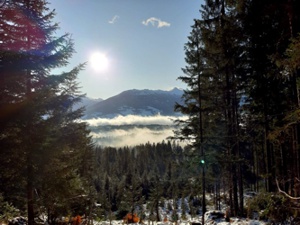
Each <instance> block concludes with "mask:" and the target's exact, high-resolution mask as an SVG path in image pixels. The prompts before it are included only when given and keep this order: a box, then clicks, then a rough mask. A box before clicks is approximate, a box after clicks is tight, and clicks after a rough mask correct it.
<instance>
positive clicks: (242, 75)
mask: <svg viewBox="0 0 300 225" xmlns="http://www.w3.org/2000/svg"><path fill="white" fill-rule="evenodd" d="M299 9H300V2H299V1H296V0H276V1H274V0H266V1H261V0H240V1H229V0H206V1H205V2H204V4H203V5H202V7H201V9H200V16H199V19H195V20H194V24H193V26H192V27H191V33H190V35H189V37H188V41H187V43H186V45H185V53H186V58H185V59H186V66H185V67H184V68H183V72H184V75H183V76H180V77H179V79H180V80H181V81H182V82H184V83H185V84H186V85H187V89H186V90H185V92H184V95H183V100H184V103H183V104H177V105H176V110H177V111H179V112H181V113H183V114H186V115H188V116H189V119H188V120H186V121H177V124H178V125H179V126H180V129H179V130H177V131H176V133H175V138H176V139H180V140H190V141H191V142H192V144H191V147H193V148H195V149H199V150H200V158H201V159H203V160H208V161H210V162H212V163H213V164H214V165H215V166H216V169H218V170H219V171H220V168H222V171H223V173H222V176H220V173H219V172H218V171H217V170H215V172H216V175H218V176H219V177H226V180H227V184H226V185H227V186H226V187H227V188H226V189H227V190H228V192H229V205H230V209H231V212H232V214H233V215H243V213H244V198H243V196H244V189H245V188H251V189H252V190H255V191H260V192H261V191H266V192H277V191H278V187H277V181H278V184H279V186H280V188H281V189H282V190H283V191H284V192H286V193H287V194H289V195H291V196H300V188H299V187H300V186H299V185H300V182H299V178H300V150H299V143H300V142H299V141H300V139H299V138H300V136H299V134H300V133H299V131H300V129H299V128H300V126H299V121H300V117H299V76H300V57H299V56H300V48H299V46H300V34H299V32H300V17H299ZM247 174H248V175H251V176H248V175H247ZM203 177H204V180H205V174H203ZM250 178H251V179H250ZM246 179H248V180H249V179H250V180H249V181H251V182H250V183H252V185H250V186H249V185H248V186H247V185H246V184H247V182H246ZM218 183H219V184H221V181H220V180H219V181H218ZM250 183H248V184H250ZM220 188H221V186H220ZM282 204H283V203H282ZM286 207H287V208H288V209H289V210H290V212H291V214H293V212H295V210H296V211H297V208H295V205H294V206H291V205H286ZM298 210H299V209H298Z"/></svg>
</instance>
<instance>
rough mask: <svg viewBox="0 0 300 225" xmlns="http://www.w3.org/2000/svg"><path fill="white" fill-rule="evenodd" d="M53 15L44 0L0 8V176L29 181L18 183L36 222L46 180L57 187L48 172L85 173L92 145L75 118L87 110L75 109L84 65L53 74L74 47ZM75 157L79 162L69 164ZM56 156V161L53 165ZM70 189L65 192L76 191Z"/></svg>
mask: <svg viewBox="0 0 300 225" xmlns="http://www.w3.org/2000/svg"><path fill="white" fill-rule="evenodd" d="M54 15H55V13H54V10H53V11H51V10H50V9H49V8H48V3H47V2H46V1H45V0H14V1H6V4H4V5H3V6H2V7H1V8H0V36H1V41H0V76H1V77H0V79H1V82H0V85H1V87H0V90H1V91H0V92H1V97H0V108H1V115H0V121H1V133H0V135H1V136H0V145H1V149H3V151H1V154H2V155H1V159H4V160H3V164H2V163H0V164H1V166H4V167H3V168H1V177H0V179H1V181H2V182H1V183H2V184H4V183H3V182H5V185H7V186H8V187H10V182H11V179H14V178H15V179H16V180H17V181H19V182H18V183H19V184H23V182H25V183H26V187H25V186H24V185H23V186H22V185H20V189H21V190H24V189H26V190H27V191H26V192H27V195H26V197H25V196H24V195H23V197H25V198H26V199H27V211H28V224H29V225H32V224H33V223H34V216H35V213H34V206H35V204H36V202H35V198H36V197H41V196H46V195H44V193H43V190H42V189H43V188H45V185H46V186H47V187H48V188H52V189H50V190H51V191H54V190H53V188H56V191H57V187H54V186H52V187H51V185H50V183H49V182H48V183H47V182H46V180H45V179H44V177H45V176H48V175H50V174H51V173H53V172H54V171H55V170H56V172H58V170H60V169H59V167H61V168H68V171H66V170H61V172H63V173H57V174H56V175H55V177H53V176H52V175H51V176H49V178H53V181H57V180H60V179H63V177H66V176H67V177H68V176H69V177H70V178H71V174H76V176H77V175H82V174H83V173H84V171H85V172H86V169H84V168H82V169H79V166H78V165H80V164H81V163H82V160H83V158H81V157H83V153H82V152H83V151H90V150H91V149H90V147H91V141H90V138H89V136H88V135H89V134H88V131H87V128H86V125H85V124H83V123H78V122H77V121H76V120H77V119H79V118H80V117H81V116H82V113H83V111H82V109H79V110H77V111H73V106H74V104H76V103H77V102H78V101H79V100H80V97H81V95H80V94H79V92H78V85H77V82H76V77H77V74H78V73H79V72H80V70H81V69H82V68H83V65H79V66H78V67H76V68H74V69H73V70H71V71H70V72H66V73H62V74H60V75H52V74H51V71H52V69H55V68H60V67H62V66H65V65H67V63H68V59H69V58H70V57H71V56H72V54H73V53H74V49H73V41H72V40H71V39H70V36H69V35H64V36H61V37H59V38H56V37H54V32H55V31H56V30H57V29H58V25H57V24H56V23H53V22H52V19H53V17H54ZM71 159H73V160H74V159H76V160H75V161H74V162H77V163H78V164H76V165H74V164H73V165H70V164H69V165H67V164H68V163H69V162H72V160H71ZM55 162H56V163H58V164H55V165H57V167H52V169H50V168H49V167H51V164H50V163H55ZM14 164H19V165H20V166H19V167H15V166H14ZM49 169H50V170H49ZM11 175H14V176H11ZM16 180H15V181H16ZM61 185H65V183H63V182H62V183H61ZM77 187H78V185H77ZM46 190H48V191H49V189H46ZM77 190H78V191H79V190H82V189H81V188H79V187H78V189H77ZM2 191H7V189H5V188H4V189H2ZM6 194H10V195H11V194H12V193H9V192H6ZM73 194H74V193H70V195H73ZM70 195H67V196H65V198H70V197H73V196H70ZM62 198H63V197H62ZM60 200H61V199H60Z"/></svg>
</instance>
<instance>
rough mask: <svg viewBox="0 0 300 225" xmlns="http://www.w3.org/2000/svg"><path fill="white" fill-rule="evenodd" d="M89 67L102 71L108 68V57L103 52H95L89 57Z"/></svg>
mask: <svg viewBox="0 0 300 225" xmlns="http://www.w3.org/2000/svg"><path fill="white" fill-rule="evenodd" d="M90 64H91V67H92V68H93V69H94V70H95V71H97V72H104V71H106V70H107V69H108V64H109V63H108V59H107V57H106V55H105V54H103V53H100V52H95V53H93V54H92V55H91V57H90Z"/></svg>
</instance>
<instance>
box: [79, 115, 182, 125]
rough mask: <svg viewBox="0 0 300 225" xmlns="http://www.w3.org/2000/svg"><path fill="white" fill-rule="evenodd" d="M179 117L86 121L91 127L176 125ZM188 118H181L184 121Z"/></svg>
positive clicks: (132, 116)
mask: <svg viewBox="0 0 300 225" xmlns="http://www.w3.org/2000/svg"><path fill="white" fill-rule="evenodd" d="M178 118H179V117H175V116H162V115H156V116H137V115H128V116H121V115H119V116H117V117H114V118H112V119H108V118H95V119H89V120H84V122H86V123H88V124H89V125H90V126H120V125H133V124H134V125H152V124H159V125H174V123H173V121H174V120H175V119H178ZM184 118H187V117H180V119H184Z"/></svg>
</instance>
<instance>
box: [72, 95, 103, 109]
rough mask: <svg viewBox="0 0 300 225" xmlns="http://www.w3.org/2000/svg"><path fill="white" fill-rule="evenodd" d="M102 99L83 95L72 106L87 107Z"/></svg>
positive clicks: (75, 107)
mask: <svg viewBox="0 0 300 225" xmlns="http://www.w3.org/2000/svg"><path fill="white" fill-rule="evenodd" d="M101 101H103V99H101V98H97V99H94V98H89V97H83V98H82V99H81V101H80V102H78V103H77V104H76V105H75V106H74V109H78V108H81V107H86V108H87V107H89V106H91V105H94V104H96V103H98V102H101Z"/></svg>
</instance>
